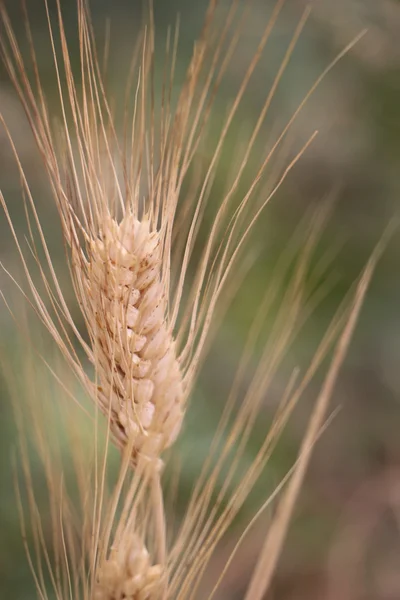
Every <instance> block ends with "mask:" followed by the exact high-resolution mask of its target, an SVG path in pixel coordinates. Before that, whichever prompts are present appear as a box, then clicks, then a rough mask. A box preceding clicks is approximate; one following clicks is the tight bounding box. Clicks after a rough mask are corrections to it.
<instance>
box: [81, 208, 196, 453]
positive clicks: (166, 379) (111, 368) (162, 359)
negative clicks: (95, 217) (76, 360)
mask: <svg viewBox="0 0 400 600" xmlns="http://www.w3.org/2000/svg"><path fill="white" fill-rule="evenodd" d="M88 249H89V252H88V259H87V261H85V262H83V261H80V262H76V263H75V264H76V265H78V268H79V274H80V275H81V277H82V281H83V290H84V293H85V299H84V301H83V302H82V306H83V307H84V312H85V317H86V323H87V326H88V330H89V334H90V337H91V339H92V344H93V347H94V348H95V352H94V357H95V367H96V372H97V373H98V377H99V382H100V385H99V387H98V399H99V402H100V405H101V406H102V408H103V411H104V412H105V413H106V414H107V412H108V411H109V415H110V427H111V430H112V433H113V434H114V438H115V439H116V440H117V441H118V443H119V445H120V447H121V448H125V447H126V445H127V444H128V443H129V441H130V440H134V442H133V451H132V456H133V459H134V460H135V458H136V457H137V454H138V453H139V454H140V456H141V457H143V458H146V459H148V460H153V459H156V458H157V457H158V456H160V454H161V453H162V451H163V450H164V449H166V448H168V447H169V446H170V445H171V444H172V442H173V441H174V440H175V438H176V437H177V435H178V433H179V430H180V428H181V424H182V418H183V414H184V410H183V409H184V400H185V395H184V389H183V382H182V374H181V369H180V367H179V363H178V360H177V357H176V350H175V341H174V339H173V336H172V333H171V331H169V328H168V323H167V321H166V309H167V298H166V293H165V287H164V285H163V282H162V281H161V260H162V256H161V252H162V245H161V236H160V234H159V233H158V232H157V231H156V230H155V229H153V228H152V225H151V223H150V221H149V220H148V219H146V218H143V219H142V220H141V221H139V220H138V219H137V218H135V217H134V216H133V215H130V214H127V215H125V217H124V218H123V219H122V221H121V222H120V223H117V222H116V221H115V220H114V219H112V218H111V217H110V216H108V217H105V218H104V221H103V223H102V228H101V231H100V237H99V238H98V239H96V240H90V242H89V244H88ZM77 276H78V275H77Z"/></svg>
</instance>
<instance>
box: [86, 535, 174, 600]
mask: <svg viewBox="0 0 400 600" xmlns="http://www.w3.org/2000/svg"><path fill="white" fill-rule="evenodd" d="M162 575H163V569H162V567H161V565H152V564H151V560H150V555H149V553H148V551H147V550H146V548H145V546H144V544H143V543H142V541H141V540H140V538H139V537H138V536H136V535H134V534H133V535H132V536H131V538H130V540H129V543H128V545H126V547H124V546H119V547H118V548H115V549H112V550H111V553H110V556H109V558H108V559H107V560H106V561H105V562H104V563H103V564H102V565H101V566H100V567H99V569H98V571H97V576H96V583H95V586H94V591H93V600H159V598H160V590H161V583H162Z"/></svg>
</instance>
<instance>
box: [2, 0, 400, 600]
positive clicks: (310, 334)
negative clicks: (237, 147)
mask: <svg viewBox="0 0 400 600" xmlns="http://www.w3.org/2000/svg"><path fill="white" fill-rule="evenodd" d="M18 4H19V2H18V0H16V1H15V2H8V5H9V10H10V14H11V16H12V20H13V23H14V27H15V29H16V34H17V37H19V38H20V39H21V40H23V24H22V22H21V19H20V18H19V16H18V15H19V14H20V12H19V8H18ZM306 4H308V2H307V3H306V2H305V1H303V0H288V1H287V2H286V6H285V7H284V9H283V11H282V14H281V16H280V19H279V22H278V25H277V27H276V29H275V32H274V35H273V36H272V38H271V41H270V42H269V44H268V46H267V49H266V51H265V53H264V58H263V60H262V64H261V65H260V67H259V69H258V70H257V73H256V76H255V77H253V79H252V81H251V83H250V93H248V94H247V96H246V99H245V101H244V103H243V106H242V108H241V112H240V119H239V120H238V124H237V127H238V130H237V135H238V136H239V135H240V130H239V125H240V127H244V128H245V127H246V124H247V123H248V124H249V127H250V126H251V124H252V123H254V120H255V118H256V116H257V114H258V113H257V110H259V109H260V107H261V106H262V102H263V100H264V98H265V96H266V94H267V92H268V86H269V85H270V82H271V79H272V73H273V72H275V70H276V67H277V65H278V64H279V61H280V60H281V59H282V56H283V53H284V51H285V48H286V47H287V44H288V42H289V40H290V36H291V34H292V33H293V30H294V28H295V25H296V23H297V22H298V21H299V18H300V16H301V14H302V12H303V10H304V8H305V6H306ZM50 5H51V6H53V3H50ZM28 6H29V9H30V14H31V23H32V28H33V31H34V35H35V38H36V40H37V42H38V46H37V47H38V58H39V63H40V65H41V68H42V76H43V82H44V86H45V88H46V92H47V95H48V98H49V104H50V105H51V101H52V96H53V98H54V97H55V96H56V94H57V91H56V88H55V85H54V71H53V64H52V58H51V54H50V52H49V46H48V34H47V28H46V22H45V14H44V11H43V2H42V0H29V2H28ZM140 6H141V3H140V2H136V1H129V0H112V1H111V0H94V1H92V3H91V9H92V15H93V20H94V26H95V30H96V34H97V35H98V39H99V44H100V45H101V44H102V41H103V40H104V32H105V23H106V17H109V18H110V27H111V28H110V31H111V54H110V68H109V74H110V81H109V83H108V85H109V89H110V90H111V91H112V93H113V94H115V95H116V96H118V95H119V94H122V93H123V89H124V85H125V80H124V78H123V77H121V73H124V72H125V69H126V68H127V66H128V64H129V60H130V51H131V48H132V46H133V44H134V41H135V35H136V33H137V30H138V27H139V23H140V18H141V16H140V15H141V11H140ZM62 7H63V11H64V18H65V23H66V30H67V35H68V32H70V36H71V40H73V38H74V35H75V31H76V30H75V27H76V22H75V2H74V0H63V1H62ZM271 7H272V3H271V2H269V1H266V0H258V1H257V0H255V1H253V3H252V8H251V15H250V18H249V20H248V22H247V24H246V29H245V31H244V33H243V36H242V38H241V41H240V43H239V50H238V55H237V57H235V61H234V62H233V63H232V64H231V66H230V69H229V71H228V74H227V77H226V78H225V82H224V86H223V88H222V90H221V92H220V94H219V97H218V99H217V102H216V104H215V107H214V118H215V119H217V120H218V119H219V118H221V119H222V118H223V116H224V114H225V110H226V106H227V105H228V104H229V102H231V101H232V94H233V93H234V91H233V90H235V84H237V83H238V81H239V80H240V76H241V75H242V74H243V68H244V65H246V64H247V62H248V60H249V59H250V57H251V53H252V52H253V51H254V48H255V44H256V43H257V40H258V38H259V35H260V33H261V31H262V28H263V27H264V26H265V23H266V20H267V17H268V14H269V12H270V11H271ZM53 8H54V7H53ZM205 8H206V0H186V1H184V0H171V1H165V0H164V1H163V0H155V1H154V12H155V21H156V34H157V39H158V40H159V41H160V48H162V40H164V39H165V35H166V29H167V26H168V25H171V24H174V22H175V17H176V13H177V12H179V13H180V18H181V29H180V47H179V51H178V65H177V76H178V79H179V75H180V74H182V72H183V70H184V68H185V66H186V65H187V61H188V58H189V56H190V53H191V49H192V45H193V40H194V39H195V36H196V34H197V33H198V31H199V28H200V26H201V22H202V18H203V16H204V12H205ZM54 14H55V13H54ZM364 28H367V29H368V33H367V34H366V35H365V36H364V37H363V39H362V40H361V41H360V42H359V43H358V44H357V45H356V46H355V48H353V49H352V50H351V52H350V53H349V54H348V55H346V56H345V57H344V58H343V59H342V60H341V61H340V63H339V64H338V65H337V66H336V67H335V68H334V70H333V71H332V72H330V73H329V75H328V76H327V77H326V78H325V80H324V81H323V83H322V84H321V86H320V87H319V89H318V90H317V92H316V93H315V94H314V96H313V97H312V99H311V100H310V102H309V103H308V105H307V107H306V109H305V110H304V111H303V112H302V114H301V116H300V118H299V119H298V121H297V123H296V125H295V127H294V135H295V137H296V138H298V139H300V140H303V143H304V140H305V139H307V137H308V136H309V135H310V134H311V133H312V132H313V131H314V130H316V129H318V131H319V135H318V137H317V139H316V140H315V141H314V143H313V144H312V146H311V147H310V148H309V150H308V151H307V152H306V154H305V155H304V156H303V158H302V159H301V161H300V162H299V164H298V165H297V167H296V168H295V170H294V171H293V172H292V173H291V175H290V176H289V178H288V180H287V182H286V183H285V185H284V187H283V189H282V190H281V191H280V193H279V195H278V196H277V197H276V198H275V199H274V200H273V202H272V203H271V205H270V206H269V207H268V208H267V210H266V212H265V214H264V215H263V218H262V221H261V223H260V225H259V227H258V228H257V238H256V240H255V244H256V245H257V249H258V250H259V251H260V256H261V259H260V261H259V262H258V263H257V265H256V267H255V268H254V269H253V270H252V272H251V274H250V277H249V280H248V282H247V283H246V289H245V290H242V292H241V296H240V302H239V301H238V302H237V303H235V305H234V307H233V309H232V310H231V311H230V313H229V319H228V320H227V322H226V323H225V324H224V327H223V328H222V329H221V332H220V334H219V336H218V338H217V340H216V343H215V345H214V346H213V349H212V351H211V358H210V360H209V361H207V364H206V368H205V370H204V373H203V375H202V378H201V379H200V382H199V386H198V390H197V392H196V396H195V399H196V400H197V402H195V403H194V404H195V407H194V409H193V413H192V414H191V415H189V417H188V425H187V430H186V433H185V437H184V440H183V441H182V446H183V452H184V454H185V456H186V457H187V460H186V463H187V464H184V466H183V482H184V488H185V489H187V490H189V489H190V485H191V483H192V482H191V473H192V472H193V471H194V470H195V469H194V467H193V465H192V464H191V462H190V461H193V463H194V464H196V465H197V464H199V463H201V459H202V456H204V454H205V452H206V450H207V447H208V444H209V436H210V433H209V432H210V431H211V430H212V427H213V425H214V422H213V409H212V405H213V401H214V398H215V397H216V396H218V397H220V398H221V400H223V398H224V397H225V394H226V391H227V390H228V389H229V382H230V381H231V379H232V375H233V373H234V369H235V365H236V362H235V361H236V359H237V356H238V355H240V349H241V347H242V346H243V340H244V337H245V333H246V331H247V329H248V327H249V322H250V319H249V315H250V313H252V311H254V298H255V297H256V296H257V294H258V293H259V291H260V289H262V288H263V285H264V282H265V281H267V280H268V276H269V274H270V272H271V270H272V268H273V265H274V263H275V262H276V260H277V257H278V256H279V254H280V252H281V251H282V249H283V248H284V247H285V244H286V243H287V240H288V239H290V237H291V234H292V232H293V230H294V228H295V226H296V225H297V223H298V221H299V220H300V219H301V218H302V217H303V215H304V214H305V213H306V210H307V209H308V208H309V207H311V206H315V205H317V204H318V203H320V202H322V201H323V198H324V197H325V196H326V195H327V194H329V193H330V192H331V191H332V189H335V190H336V196H337V200H336V202H335V207H334V211H333V215H332V217H331V219H330V221H329V224H328V226H327V228H326V231H325V233H324V239H323V246H324V247H325V248H329V247H330V245H332V246H335V247H336V246H337V247H338V248H339V250H338V252H337V254H336V257H335V259H334V265H333V267H331V268H333V269H334V270H335V272H336V274H337V276H338V285H336V286H335V287H334V289H333V290H332V292H331V293H330V295H329V298H328V299H327V300H326V302H324V306H323V307H322V309H321V310H318V311H317V312H316V315H315V317H314V318H313V319H312V323H311V326H310V327H309V328H308V329H307V335H306V336H303V338H302V339H301V341H299V342H298V343H297V344H296V345H295V347H294V348H293V350H292V354H291V356H290V357H289V359H288V360H289V362H290V363H291V364H292V365H293V364H297V363H299V364H301V363H302V362H303V361H304V360H305V359H306V358H307V356H308V355H309V353H310V349H311V348H312V347H313V345H314V343H315V340H316V339H318V337H319V335H320V333H321V331H322V328H323V327H324V325H325V324H326V322H327V317H328V316H329V315H331V314H332V312H333V310H334V307H335V306H337V305H338V303H339V302H340V299H341V298H342V296H343V294H344V293H345V291H346V290H347V289H348V287H349V285H350V284H351V282H352V281H353V279H354V278H355V276H356V275H357V274H358V272H359V270H360V269H361V267H362V265H363V264H364V262H365V260H366V259H367V257H368V255H369V253H370V252H371V250H372V248H373V247H374V245H375V243H376V242H377V241H378V239H379V237H380V235H381V233H382V231H383V229H384V227H385V225H386V224H387V223H388V221H389V220H390V218H392V217H393V216H394V215H396V213H397V211H398V196H399V190H400V178H399V164H400V161H399V159H400V39H399V36H400V3H399V2H398V1H396V0H337V1H335V2H332V1H330V0H320V1H317V2H313V3H312V13H311V16H310V18H309V20H308V22H307V24H306V27H305V29H304V32H303V33H302V36H301V40H300V42H299V43H298V45H297V47H296V51H295V53H294V56H293V58H292V60H291V62H290V65H289V67H288V69H287V71H286V74H285V76H284V78H283V81H282V83H281V85H280V86H279V89H278V92H277V96H276V98H275V101H274V103H273V105H272V108H271V113H270V116H269V119H268V121H267V123H266V126H265V135H267V134H268V127H271V126H272V124H273V123H274V122H283V121H284V119H285V118H287V116H288V115H289V114H290V113H291V112H292V111H293V110H294V109H295V107H296V106H297V104H298V102H299V101H300V100H301V98H302V97H303V95H304V94H305V93H306V91H307V90H308V89H309V87H310V86H311V85H312V83H313V82H314V80H315V79H316V78H317V77H318V75H319V74H320V73H321V72H322V70H323V69H324V68H325V66H326V65H327V64H328V63H329V62H330V61H331V60H332V59H333V58H334V56H335V55H336V54H337V53H338V52H340V51H341V50H342V49H343V47H344V46H345V45H346V44H347V43H348V42H349V41H350V40H351V39H352V38H354V37H355V36H356V35H357V34H358V33H359V32H360V31H361V30H363V29H364ZM25 50H26V47H25ZM71 52H72V60H73V61H77V60H78V48H77V46H76V45H75V46H74V43H73V41H72V42H71ZM0 110H1V112H2V114H3V115H4V117H5V119H6V121H7V123H8V124H9V126H10V129H11V131H12V133H13V136H14V138H15V141H16V145H17V148H18V150H19V152H20V154H21V157H22V161H23V164H24V167H25V169H26V172H27V175H28V178H29V181H30V183H31V185H32V189H33V191H34V193H35V197H36V198H38V202H39V203H40V204H42V205H43V206H46V207H47V206H48V208H47V209H46V215H47V216H46V219H47V222H45V223H44V228H45V230H46V231H47V232H48V235H49V244H50V247H51V249H52V253H53V256H54V260H55V262H56V263H59V265H60V267H59V268H60V269H63V268H64V258H63V248H62V245H61V244H60V240H59V233H58V230H57V228H56V227H54V223H56V219H57V217H56V215H55V212H54V210H53V209H52V207H51V199H50V198H49V196H48V190H47V188H46V186H45V184H44V173H43V170H42V169H41V165H40V158H39V157H38V155H37V153H36V151H35V148H34V144H33V141H32V138H31V135H30V132H29V128H28V125H27V123H26V120H25V118H24V115H23V113H22V109H21V107H20V106H19V103H18V101H17V99H16V97H15V95H14V92H13V90H12V88H11V86H10V85H9V83H8V81H7V77H6V74H5V71H4V69H2V68H0ZM228 160H229V157H227V158H225V163H226V161H228ZM221 163H222V165H221V168H220V169H219V171H218V173H217V178H221V185H223V181H224V174H225V173H226V171H227V169H228V167H229V165H227V164H225V163H224V157H223V158H222V161H221ZM217 181H218V180H217ZM0 182H1V183H0V185H1V189H2V191H3V194H4V196H5V198H6V201H7V202H8V203H9V206H10V207H11V212H12V214H13V217H14V219H15V224H16V227H17V229H18V228H19V227H21V231H23V228H24V225H23V219H24V214H23V207H22V198H21V193H20V187H19V178H18V173H17V170H16V168H15V163H14V159H13V157H12V154H11V152H10V149H9V145H8V143H7V140H6V136H5V134H4V132H3V131H1V130H0ZM0 223H1V225H0V227H1V230H0V260H1V262H2V263H4V264H5V265H6V266H7V268H8V269H9V270H10V271H12V272H17V271H18V269H19V267H18V258H17V254H16V251H15V247H14V245H13V242H12V239H11V236H10V235H9V232H8V226H7V224H6V222H5V219H4V218H3V217H1V219H0ZM399 243H400V242H399V237H398V235H397V236H395V237H394V239H393V240H392V242H391V244H390V247H389V248H388V250H387V252H386V253H385V256H384V258H383V260H382V261H381V263H380V266H379V269H378V271H377V274H376V276H375V278H374V282H373V285H372V287H371V289H370V292H369V296H368V300H367V302H366V305H365V307H364V310H363V312H362V317H361V320H360V323H359V326H358V329H357V333H356V336H355V339H354V341H353V343H352V346H351V352H350V354H349V356H348V358H347V361H346V364H345V367H344V368H343V370H342V373H341V377H340V380H339V383H338V385H337V387H336V390H335V394H334V401H333V407H335V406H339V405H340V406H341V410H340V412H339V413H338V415H337V416H336V418H335V419H334V420H333V422H332V424H331V425H330V427H329V428H328V430H327V431H326V432H325V434H324V436H323V438H322V440H321V441H320V442H319V443H318V446H317V448H316V451H315V453H314V459H313V462H312V465H311V468H310V469H309V472H308V475H307V480H306V482H305V485H304V488H303V493H302V496H301V499H300V502H299V503H298V507H297V510H296V514H295V516H294V520H293V523H292V527H291V532H290V535H289V537H288V539H287V542H286V546H285V551H284V554H283V557H282V560H281V561H280V563H279V568H278V571H277V574H276V578H275V582H274V587H273V590H272V592H271V594H270V595H269V597H270V598H271V599H279V600H303V599H304V600H305V599H307V600H314V599H315V600H317V599H324V600H325V599H326V600H339V599H340V600H397V599H398V598H400V435H399V431H400V405H399V401H400V352H399V351H400V318H399V310H398V308H399V300H400V280H399V277H398V272H399V266H400V255H399ZM65 276H67V275H66V274H65ZM0 288H1V289H2V290H3V291H4V293H5V294H6V295H7V294H8V293H11V288H12V284H11V282H10V280H9V278H8V277H7V275H6V274H5V273H4V272H2V271H0ZM76 314H77V318H79V316H78V312H77V313H76ZM13 327H14V325H13V323H12V321H11V319H10V317H9V314H8V311H7V310H6V309H5V307H4V306H2V308H1V312H0V328H1V332H2V339H3V346H5V347H6V348H7V352H9V354H10V356H11V355H13V354H14V353H15V350H14V346H13V344H14V333H13V332H14V329H13ZM13 360H15V361H16V362H18V360H23V358H21V356H20V355H18V356H16V357H15V359H13ZM282 385H283V383H282ZM277 386H278V387H279V382H277ZM1 391H2V397H1V404H0V476H1V479H0V489H1V496H0V518H1V535H0V596H1V598H10V599H11V598H12V599H15V600H19V599H21V600H28V599H30V598H34V597H36V596H35V593H34V585H33V582H32V578H31V575H30V573H29V570H28V568H27V565H26V558H25V555H24V551H23V548H22V543H21V539H20V530H19V524H18V514H17V511H16V508H15V496H14V489H13V483H12V482H13V475H12V469H11V467H10V455H11V453H12V450H13V448H14V444H15V429H14V427H13V425H12V418H11V411H10V409H9V399H8V397H7V393H6V391H5V385H2V388H1ZM199 405H200V408H199ZM273 407H274V398H273V397H270V398H267V399H266V410H270V409H271V410H272V408H273ZM309 409H310V404H309V402H307V398H306V399H304V401H303V402H302V404H301V406H300V407H299V409H298V411H297V412H296V415H295V419H293V420H292V422H291V426H290V428H289V430H288V431H287V432H286V433H285V436H284V440H283V443H282V445H281V447H280V448H281V449H280V452H278V453H277V454H276V455H275V456H274V459H273V461H272V463H271V465H270V467H269V471H268V473H267V474H266V476H265V481H264V486H263V489H262V490H261V491H260V493H261V492H263V493H264V494H265V490H266V489H267V488H268V487H269V486H270V487H271V489H272V486H273V484H274V482H275V483H276V482H277V481H278V480H279V477H280V476H282V475H283V473H284V472H285V469H287V467H288V466H289V465H290V463H291V461H292V459H293V457H294V456H295V451H296V448H297V446H298V443H299V441H300V439H301V435H302V432H303V431H304V424H305V420H306V416H307V415H308V414H309ZM261 487H262V486H261ZM256 506H258V504H257V497H255V499H254V500H253V504H252V503H250V505H249V507H248V511H249V514H250V511H251V510H254V508H255V507H256ZM266 526H267V522H266V523H265V527H266ZM262 533H263V531H262V527H257V528H255V531H254V532H253V533H250V535H249V537H248V538H247V540H246V542H245V545H244V547H243V549H242V551H241V555H240V561H239V563H238V566H237V568H235V569H232V570H231V571H229V572H228V575H227V578H226V582H225V585H224V589H223V591H221V595H220V598H221V599H222V598H223V599H226V600H235V599H236V598H237V599H240V598H241V597H242V596H243V590H244V589H245V583H246V581H247V578H248V576H249V572H250V570H251V568H252V566H253V564H254V561H255V556H256V554H257V550H258V548H259V547H260V544H261V542H262ZM235 535H236V531H235V529H234V530H233V531H232V538H231V539H227V540H226V543H225V544H224V545H223V546H222V547H221V549H220V551H219V553H218V555H217V556H216V559H215V561H214V562H213V566H212V569H213V570H214V569H215V572H218V570H219V569H220V568H221V565H222V564H223V562H224V559H225V557H226V555H227V553H228V552H229V548H230V547H231V544H232V543H233V540H234V539H236V538H235ZM231 540H232V541H231Z"/></svg>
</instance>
